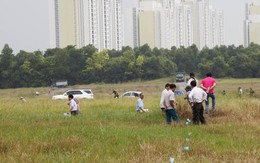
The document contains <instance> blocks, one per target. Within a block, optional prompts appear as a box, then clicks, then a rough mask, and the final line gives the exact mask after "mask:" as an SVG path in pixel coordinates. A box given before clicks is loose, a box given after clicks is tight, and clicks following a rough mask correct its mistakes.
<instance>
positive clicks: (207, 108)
mask: <svg viewBox="0 0 260 163" xmlns="http://www.w3.org/2000/svg"><path fill="white" fill-rule="evenodd" d="M209 98H211V99H212V110H214V109H215V108H216V97H215V95H214V93H208V95H207V101H206V114H208V113H209Z"/></svg>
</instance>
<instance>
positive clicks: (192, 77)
mask: <svg viewBox="0 0 260 163" xmlns="http://www.w3.org/2000/svg"><path fill="white" fill-rule="evenodd" d="M193 80H195V81H196V83H197V84H198V83H199V81H198V79H197V78H196V77H195V74H194V73H193V72H191V73H190V79H189V80H188V82H187V86H191V85H190V83H191V81H193Z"/></svg>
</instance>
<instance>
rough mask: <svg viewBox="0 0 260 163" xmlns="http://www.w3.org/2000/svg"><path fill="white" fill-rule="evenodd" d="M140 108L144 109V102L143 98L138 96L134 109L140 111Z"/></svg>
mask: <svg viewBox="0 0 260 163" xmlns="http://www.w3.org/2000/svg"><path fill="white" fill-rule="evenodd" d="M142 109H144V103H143V100H142V99H141V98H139V99H138V100H137V102H136V111H140V110H142Z"/></svg>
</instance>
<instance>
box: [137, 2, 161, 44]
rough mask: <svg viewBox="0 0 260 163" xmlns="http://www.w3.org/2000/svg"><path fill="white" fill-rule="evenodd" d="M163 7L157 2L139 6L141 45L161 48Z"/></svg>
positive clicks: (143, 3) (141, 3)
mask: <svg viewBox="0 0 260 163" xmlns="http://www.w3.org/2000/svg"><path fill="white" fill-rule="evenodd" d="M161 13H162V5H161V3H158V2H156V1H149V0H146V1H141V2H140V6H139V13H138V18H139V23H138V24H139V26H138V29H139V44H140V45H144V44H148V45H149V46H150V47H151V48H154V47H161V38H160V36H161V31H162V30H161V23H160V22H161V18H162V17H161Z"/></svg>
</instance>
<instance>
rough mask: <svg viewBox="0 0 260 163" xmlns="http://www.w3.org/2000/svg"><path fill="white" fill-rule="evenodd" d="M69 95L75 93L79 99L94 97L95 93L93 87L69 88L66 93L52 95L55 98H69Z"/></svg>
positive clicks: (75, 96)
mask: <svg viewBox="0 0 260 163" xmlns="http://www.w3.org/2000/svg"><path fill="white" fill-rule="evenodd" d="M68 95H73V96H74V98H77V99H93V98H94V94H93V92H92V90H91V89H75V90H68V91H66V92H65V93H64V94H61V95H55V96H52V99H53V100H63V99H68Z"/></svg>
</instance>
